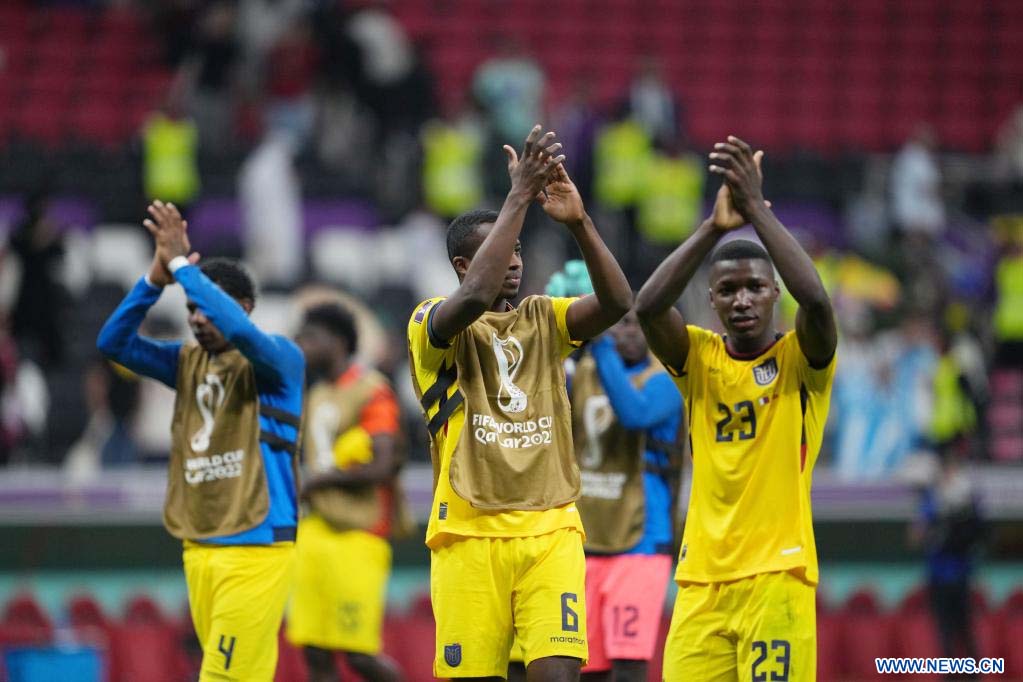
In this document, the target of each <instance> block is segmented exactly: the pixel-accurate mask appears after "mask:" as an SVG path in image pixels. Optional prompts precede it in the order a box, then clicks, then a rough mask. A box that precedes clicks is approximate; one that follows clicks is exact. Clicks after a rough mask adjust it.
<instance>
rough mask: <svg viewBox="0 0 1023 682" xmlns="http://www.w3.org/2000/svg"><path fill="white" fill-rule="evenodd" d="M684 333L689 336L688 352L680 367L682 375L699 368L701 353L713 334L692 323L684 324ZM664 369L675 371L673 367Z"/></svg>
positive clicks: (701, 359) (701, 363)
mask: <svg viewBox="0 0 1023 682" xmlns="http://www.w3.org/2000/svg"><path fill="white" fill-rule="evenodd" d="M686 334H687V335H688V336H689V352H688V353H686V364H685V366H684V367H683V368H682V375H686V374H690V373H692V372H695V371H698V370H699V368H700V367H701V366H702V365H703V354H704V352H705V349H706V346H707V343H708V341H709V340H710V339H711V338H712V337H713V336H714V333H713V332H710V331H707V330H706V329H703V328H702V327H697V326H696V325H692V324H687V325H686ZM666 369H667V370H668V372H670V373H674V371H675V370H674V369H673V368H671V367H667V366H666Z"/></svg>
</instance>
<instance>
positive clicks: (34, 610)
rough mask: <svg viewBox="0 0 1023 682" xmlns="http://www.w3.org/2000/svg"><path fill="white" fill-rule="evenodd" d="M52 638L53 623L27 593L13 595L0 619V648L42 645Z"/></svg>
mask: <svg viewBox="0 0 1023 682" xmlns="http://www.w3.org/2000/svg"><path fill="white" fill-rule="evenodd" d="M52 639H53V623H52V622H51V621H50V618H49V616H47V615H46V613H45V612H44V611H43V608H42V607H41V606H40V605H39V602H37V601H36V599H35V597H33V596H32V595H31V594H29V593H21V594H18V595H15V596H14V597H12V598H11V600H10V601H8V602H7V606H6V607H5V608H4V614H3V619H2V620H0V649H2V648H3V647H5V646H24V645H37V646H38V645H43V644H48V643H49V642H50V641H52Z"/></svg>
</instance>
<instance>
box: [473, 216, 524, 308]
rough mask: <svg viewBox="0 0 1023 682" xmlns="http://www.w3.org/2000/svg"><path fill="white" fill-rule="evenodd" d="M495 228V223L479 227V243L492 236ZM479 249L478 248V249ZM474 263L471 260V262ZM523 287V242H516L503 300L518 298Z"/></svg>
mask: <svg viewBox="0 0 1023 682" xmlns="http://www.w3.org/2000/svg"><path fill="white" fill-rule="evenodd" d="M493 228H494V224H493V223H483V224H482V225H480V227H479V243H480V244H482V243H483V240H484V239H486V238H487V235H488V234H490V230H492V229H493ZM477 248H478V247H477ZM469 262H470V263H471V262H472V261H471V260H470V261H469ZM521 286H522V242H515V251H514V252H512V257H511V261H510V262H509V263H508V270H507V271H506V272H505V275H504V286H503V287H502V288H501V298H508V299H512V298H516V297H517V296H518V295H519V287H521Z"/></svg>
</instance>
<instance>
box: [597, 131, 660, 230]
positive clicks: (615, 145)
mask: <svg viewBox="0 0 1023 682" xmlns="http://www.w3.org/2000/svg"><path fill="white" fill-rule="evenodd" d="M652 155H653V141H652V140H651V139H650V135H649V134H648V133H647V132H646V130H645V129H644V128H643V126H641V125H640V124H639V123H637V122H636V121H634V120H632V119H630V118H626V119H623V120H620V121H617V122H614V123H610V124H608V125H607V126H605V127H604V128H602V129H601V130H600V132H599V133H597V139H596V141H595V142H594V150H593V173H594V180H593V185H594V195H595V197H596V199H597V201H598V202H599V203H600V205H601V206H603V207H604V208H608V209H613V210H620V209H624V208H629V207H631V206H635V205H636V202H637V201H638V200H639V197H640V193H641V192H642V189H643V184H644V182H645V181H646V177H647V167H648V165H649V163H650V159H651V157H652Z"/></svg>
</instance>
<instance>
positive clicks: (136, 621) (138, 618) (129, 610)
mask: <svg viewBox="0 0 1023 682" xmlns="http://www.w3.org/2000/svg"><path fill="white" fill-rule="evenodd" d="M124 622H125V623H127V624H129V625H160V626H166V625H168V624H169V623H170V621H169V620H168V619H167V616H166V615H164V613H163V609H161V608H160V605H159V604H157V603H156V601H155V600H154V599H153V598H152V597H150V596H149V595H145V594H137V595H135V596H134V597H132V598H131V599H129V600H128V603H127V604H125V607H124Z"/></svg>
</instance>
